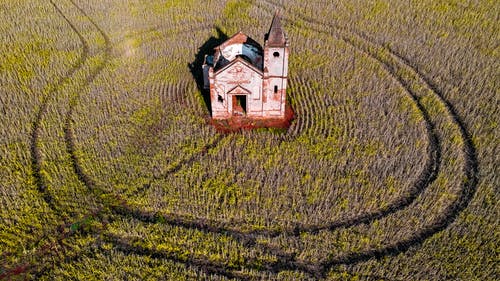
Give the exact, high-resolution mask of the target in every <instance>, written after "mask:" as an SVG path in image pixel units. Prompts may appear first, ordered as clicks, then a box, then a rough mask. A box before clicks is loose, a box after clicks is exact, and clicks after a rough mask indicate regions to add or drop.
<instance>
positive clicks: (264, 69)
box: [203, 12, 289, 119]
mask: <svg viewBox="0 0 500 281" xmlns="http://www.w3.org/2000/svg"><path fill="white" fill-rule="evenodd" d="M288 54H289V47H288V38H287V37H286V35H285V33H284V31H283V28H282V26H281V20H280V15H279V13H278V12H276V14H275V15H274V18H273V20H272V23H271V27H270V29H269V32H268V33H267V34H266V35H265V37H264V48H262V47H261V46H260V44H259V43H257V42H256V41H254V40H253V39H252V38H250V37H248V36H247V35H245V34H243V33H242V32H238V33H236V34H235V35H233V36H232V37H231V38H229V39H228V40H226V41H225V42H224V43H222V44H221V45H219V46H217V47H216V48H215V54H214V55H213V56H206V57H205V63H204V64H203V74H204V87H205V88H206V89H210V100H211V106H212V117H213V118H214V119H227V118H231V117H235V116H244V117H248V118H284V117H285V101H286V88H287V75H288Z"/></svg>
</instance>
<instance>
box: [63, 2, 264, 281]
mask: <svg viewBox="0 0 500 281" xmlns="http://www.w3.org/2000/svg"><path fill="white" fill-rule="evenodd" d="M70 2H71V3H72V4H73V5H74V6H75V7H76V8H77V9H78V10H79V11H80V12H81V13H82V14H84V15H85V17H86V18H87V19H88V20H89V21H90V22H91V23H92V25H94V27H95V28H96V29H97V30H98V31H99V33H100V34H101V35H102V37H103V38H104V40H105V43H106V47H105V57H106V58H105V61H104V62H103V63H102V64H100V65H99V66H98V67H97V68H96V69H94V70H93V71H92V73H91V75H90V76H89V77H88V78H87V79H86V83H85V84H84V85H82V87H85V86H88V85H90V84H91V83H92V82H93V81H94V80H95V78H96V76H97V75H99V73H100V72H101V71H102V70H103V68H104V67H105V65H106V63H107V62H108V61H109V59H110V58H111V51H112V48H113V46H112V44H111V41H110V39H109V37H108V35H107V34H106V33H105V32H104V31H103V30H102V29H101V28H100V26H99V25H97V24H96V22H95V21H94V20H93V19H92V18H91V17H90V16H89V15H88V14H87V13H86V12H85V11H84V10H83V9H82V8H81V7H79V6H78V5H77V4H76V3H75V2H74V1H73V0H70ZM79 97H80V95H79V94H76V95H75V96H74V97H73V100H72V101H71V103H70V104H71V105H70V110H69V111H68V113H67V116H66V122H65V126H64V132H65V142H66V147H67V151H68V153H69V154H70V157H71V162H72V165H73V169H74V171H75V173H76V175H77V177H78V179H79V180H80V181H81V182H82V183H83V184H84V185H85V186H86V187H87V188H88V189H89V190H90V191H92V192H94V193H106V192H105V191H104V190H102V189H100V188H98V187H97V186H96V185H95V184H94V181H93V180H92V178H91V177H90V176H88V175H87V174H86V173H85V172H84V169H83V168H82V167H81V165H80V162H79V159H78V156H77V155H76V144H75V137H74V133H73V129H72V127H71V116H72V114H73V109H74V106H75V105H76V103H77V102H78V99H79ZM222 137H223V136H222V135H221V136H220V137H218V138H217V139H216V140H215V141H214V142H213V143H209V144H207V145H206V146H205V147H204V149H203V151H202V152H201V153H205V151H206V150H208V149H210V148H212V147H215V146H217V144H218V143H219V141H220V140H221V139H222ZM193 160H194V157H192V158H189V159H187V160H185V161H181V163H180V164H179V165H176V166H175V167H174V169H173V170H169V171H167V172H168V173H173V172H175V171H178V170H180V168H182V166H184V165H186V164H189V163H192V162H193ZM117 200H118V201H120V200H123V199H121V198H118V199H117ZM123 202H125V201H123ZM103 204H104V205H105V207H110V209H111V211H112V212H113V214H115V215H121V216H125V217H129V216H132V217H134V218H138V219H142V220H144V217H143V216H142V215H141V214H138V213H134V212H133V211H131V210H128V209H127V208H120V207H118V206H116V205H110V204H108V202H104V203H103ZM125 204H126V203H125ZM101 215H103V213H102V212H98V213H96V214H95V216H96V217H100V216H101ZM146 221H148V222H157V220H156V217H155V219H154V220H153V221H149V220H147V219H146ZM198 227H199V226H198ZM200 228H201V227H200ZM108 236H109V235H108ZM108 238H109V237H108ZM116 238H117V237H115V239H114V240H113V239H109V242H112V243H113V245H114V246H115V247H116V248H117V249H119V250H121V251H124V252H127V253H134V254H138V255H148V256H150V255H151V256H153V257H156V258H162V259H167V260H171V261H174V262H180V263H184V264H186V265H189V266H193V267H195V268H198V269H199V270H200V271H203V272H205V273H207V274H216V275H220V276H225V277H229V278H244V275H239V274H236V273H233V272H232V270H227V269H226V268H225V267H224V265H223V264H218V263H213V262H209V261H204V260H201V259H188V260H182V259H179V258H178V257H176V256H175V255H172V253H165V252H162V251H154V250H150V249H146V248H141V247H136V246H133V245H131V244H129V243H126V242H124V241H121V240H120V239H116ZM246 241H247V243H253V244H255V242H254V241H248V240H246Z"/></svg>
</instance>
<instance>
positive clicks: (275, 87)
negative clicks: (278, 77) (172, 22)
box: [274, 85, 278, 94]
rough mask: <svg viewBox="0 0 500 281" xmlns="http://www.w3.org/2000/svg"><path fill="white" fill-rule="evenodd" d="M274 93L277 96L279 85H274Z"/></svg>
mask: <svg viewBox="0 0 500 281" xmlns="http://www.w3.org/2000/svg"><path fill="white" fill-rule="evenodd" d="M274 93H275V94H277V93H278V86H277V85H274Z"/></svg>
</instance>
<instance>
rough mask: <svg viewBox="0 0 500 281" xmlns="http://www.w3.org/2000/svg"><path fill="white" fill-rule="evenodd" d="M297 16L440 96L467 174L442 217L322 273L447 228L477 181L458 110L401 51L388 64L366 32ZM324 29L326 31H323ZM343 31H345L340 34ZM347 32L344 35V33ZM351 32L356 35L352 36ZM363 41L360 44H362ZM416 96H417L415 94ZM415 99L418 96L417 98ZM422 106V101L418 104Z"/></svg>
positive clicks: (469, 142)
mask: <svg viewBox="0 0 500 281" xmlns="http://www.w3.org/2000/svg"><path fill="white" fill-rule="evenodd" d="M263 1H264V2H267V3H269V4H271V5H273V6H279V7H281V8H284V6H282V5H279V4H276V3H273V2H272V1H268V0H263ZM296 16H298V17H299V18H300V19H302V20H304V21H306V22H309V23H312V24H318V25H321V26H326V27H329V28H330V29H335V30H337V32H338V33H339V34H338V36H339V38H340V39H341V40H343V41H344V42H346V43H348V44H350V45H351V46H353V47H354V48H356V49H358V50H360V51H361V52H363V53H365V54H367V55H368V56H370V57H372V58H373V59H375V60H376V61H377V62H379V63H380V64H381V65H383V66H384V67H385V68H386V70H387V71H388V72H389V73H390V74H391V75H392V76H393V77H394V78H395V79H397V80H398V81H399V82H400V83H401V85H402V86H403V87H404V88H405V89H406V90H407V91H408V92H409V93H410V94H412V95H413V93H412V90H411V88H410V87H409V82H407V81H406V80H405V79H404V78H403V77H401V76H400V75H398V73H396V70H395V67H394V66H395V65H396V66H397V64H399V66H400V67H403V68H406V70H409V71H410V72H412V73H414V74H416V76H417V78H418V80H420V81H419V82H421V84H423V85H424V86H425V87H426V88H427V89H429V90H430V91H431V92H432V94H433V95H434V96H435V97H436V98H437V99H438V100H439V102H440V103H441V104H442V105H443V106H444V108H445V109H446V111H447V113H448V115H449V116H450V117H451V119H452V121H453V123H454V124H455V125H456V126H457V127H458V128H459V131H460V135H461V138H462V140H463V148H462V153H463V156H464V159H465V164H464V167H463V172H464V175H465V177H466V179H465V180H464V182H463V183H462V186H461V187H462V188H461V192H460V194H459V196H458V199H457V200H456V201H454V202H453V203H452V204H451V205H449V206H448V207H447V208H446V209H445V211H444V212H443V216H442V218H440V219H438V220H437V221H434V222H432V224H431V225H429V226H427V227H426V228H424V229H421V230H420V231H418V232H416V233H414V234H413V235H411V236H410V237H409V238H407V239H404V240H402V241H398V242H395V243H392V244H390V245H388V246H386V247H384V248H381V249H374V250H370V251H365V252H361V253H352V254H348V255H346V256H344V257H340V258H330V259H327V260H326V261H325V262H323V263H322V267H323V268H324V273H325V274H326V273H327V271H328V269H330V268H332V266H334V265H338V264H353V263H358V262H361V261H366V260H369V259H371V258H380V257H383V256H387V255H396V254H399V253H401V252H404V251H406V250H408V249H409V248H410V247H412V246H416V245H420V244H421V243H422V242H423V241H424V240H426V239H428V238H430V237H432V236H433V235H434V234H436V233H438V232H440V231H442V230H444V229H445V228H447V227H448V226H449V225H450V224H451V223H453V222H454V221H455V219H456V217H457V216H458V214H459V213H460V212H461V211H462V210H463V209H465V208H466V207H467V205H468V204H469V202H470V201H471V199H472V197H473V196H474V193H475V190H476V185H477V180H478V179H477V178H478V162H477V155H476V149H475V147H474V144H473V142H472V138H471V135H470V133H469V132H468V130H467V128H466V126H465V125H464V122H463V121H462V120H461V118H460V117H459V115H458V114H457V112H456V110H455V109H454V107H453V105H451V103H450V102H448V101H447V100H446V99H445V98H444V95H443V93H442V92H441V91H440V90H439V87H438V86H437V85H436V84H435V83H434V82H432V80H431V79H429V78H428V77H427V76H425V75H424V74H422V73H421V72H420V71H419V70H418V68H417V67H416V66H415V65H414V64H412V63H411V62H410V61H409V60H407V59H406V58H404V57H403V56H402V55H401V54H398V53H397V52H395V51H394V50H392V49H387V48H385V50H388V51H389V53H390V56H391V58H392V59H394V63H393V64H391V62H390V61H387V60H386V59H384V58H383V57H382V56H380V55H377V53H376V52H375V51H373V50H372V49H371V48H370V47H373V46H375V47H376V48H383V47H381V46H380V45H378V44H377V43H376V42H374V41H373V40H371V39H369V38H367V37H366V36H363V35H360V34H359V32H353V31H352V30H348V29H347V30H346V28H343V27H340V26H338V25H336V24H326V23H323V22H320V21H318V20H315V19H311V18H308V17H306V16H302V15H296ZM323 32H324V33H326V32H325V31H323ZM342 32H343V33H344V34H342ZM346 34H347V35H346ZM350 36H354V37H355V39H352V37H350ZM356 40H361V41H362V43H361V44H360V43H359V42H356ZM362 44H363V45H362ZM415 98H417V97H415ZM417 100H418V98H417ZM420 106H421V105H420Z"/></svg>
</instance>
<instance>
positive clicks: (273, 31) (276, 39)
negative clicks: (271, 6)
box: [266, 10, 286, 46]
mask: <svg viewBox="0 0 500 281" xmlns="http://www.w3.org/2000/svg"><path fill="white" fill-rule="evenodd" d="M266 40H267V45H270V46H284V45H285V44H286V36H285V32H284V31H283V28H282V27H281V15H280V12H279V10H276V12H275V13H274V17H273V21H272V23H271V27H270V28H269V32H268V33H267V37H266Z"/></svg>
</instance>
